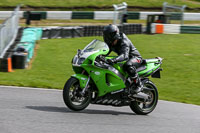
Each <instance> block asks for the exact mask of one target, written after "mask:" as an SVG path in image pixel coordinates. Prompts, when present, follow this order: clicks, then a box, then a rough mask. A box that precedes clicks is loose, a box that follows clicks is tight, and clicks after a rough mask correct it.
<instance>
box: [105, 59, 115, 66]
mask: <svg viewBox="0 0 200 133" xmlns="http://www.w3.org/2000/svg"><path fill="white" fill-rule="evenodd" d="M106 61H107V62H108V64H110V65H113V64H114V63H115V61H114V60H113V59H107V60H106Z"/></svg>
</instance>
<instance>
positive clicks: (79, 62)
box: [77, 58, 85, 65]
mask: <svg viewBox="0 0 200 133" xmlns="http://www.w3.org/2000/svg"><path fill="white" fill-rule="evenodd" d="M84 60H85V58H79V59H78V63H77V64H78V65H81V64H82V63H83V62H84Z"/></svg>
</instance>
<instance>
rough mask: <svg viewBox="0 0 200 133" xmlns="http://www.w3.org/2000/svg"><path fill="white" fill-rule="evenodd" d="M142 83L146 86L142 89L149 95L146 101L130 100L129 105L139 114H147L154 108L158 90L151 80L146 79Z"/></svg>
mask: <svg viewBox="0 0 200 133" xmlns="http://www.w3.org/2000/svg"><path fill="white" fill-rule="evenodd" d="M143 84H144V87H146V88H148V89H144V90H143V91H142V92H143V93H145V94H147V95H148V96H149V99H148V101H146V102H145V103H142V102H139V101H137V100H136V101H133V102H131V105H130V108H131V110H132V111H134V112H135V113H136V114H139V115H147V114H149V113H151V112H152V111H153V110H154V109H155V107H156V105H157V102H158V91H157V88H156V86H155V85H154V84H153V83H152V82H151V81H146V82H144V83H143Z"/></svg>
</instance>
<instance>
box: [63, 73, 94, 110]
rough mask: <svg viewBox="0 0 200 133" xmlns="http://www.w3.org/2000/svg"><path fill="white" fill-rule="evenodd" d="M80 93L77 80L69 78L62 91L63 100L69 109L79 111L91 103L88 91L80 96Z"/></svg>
mask: <svg viewBox="0 0 200 133" xmlns="http://www.w3.org/2000/svg"><path fill="white" fill-rule="evenodd" d="M81 91H82V89H81V88H80V84H79V81H78V79H76V78H73V77H71V78H70V79H69V80H68V81H67V82H66V84H65V86H64V89H63V100H64V102H65V104H66V106H67V107H68V108H69V109H71V110H74V111H81V110H83V109H85V108H86V107H87V106H88V105H89V103H90V101H91V94H90V92H89V91H88V92H86V94H85V95H84V96H82V95H81Z"/></svg>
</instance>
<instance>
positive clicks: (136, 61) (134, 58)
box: [103, 24, 143, 93]
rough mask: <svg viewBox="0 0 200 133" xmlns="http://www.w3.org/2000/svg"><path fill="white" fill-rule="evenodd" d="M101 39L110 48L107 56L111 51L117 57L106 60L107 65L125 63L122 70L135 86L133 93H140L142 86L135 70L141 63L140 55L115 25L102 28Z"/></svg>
mask: <svg viewBox="0 0 200 133" xmlns="http://www.w3.org/2000/svg"><path fill="white" fill-rule="evenodd" d="M103 39H104V42H105V43H107V44H108V46H109V48H110V51H109V53H108V55H109V54H110V53H111V52H112V51H114V52H115V53H117V54H118V56H117V57H115V58H113V59H107V62H108V63H109V64H114V63H117V62H122V61H126V63H125V64H124V66H123V67H124V70H125V71H126V72H127V73H128V74H129V76H130V77H131V79H132V80H133V81H134V82H135V85H136V88H135V89H134V90H133V93H138V92H140V91H141V90H142V87H143V86H142V83H141V80H140V78H139V76H138V74H137V72H136V68H138V67H139V66H140V65H141V63H142V56H141V55H140V53H139V51H138V50H137V49H136V48H135V46H134V45H133V44H132V42H131V41H130V40H129V39H128V37H127V36H126V35H125V34H124V33H120V32H119V29H118V27H117V26H116V25H112V24H109V25H107V26H105V27H104V29H103ZM131 88H132V85H131Z"/></svg>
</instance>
